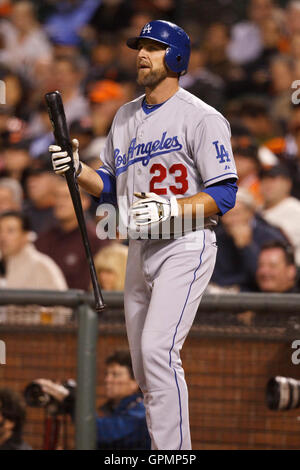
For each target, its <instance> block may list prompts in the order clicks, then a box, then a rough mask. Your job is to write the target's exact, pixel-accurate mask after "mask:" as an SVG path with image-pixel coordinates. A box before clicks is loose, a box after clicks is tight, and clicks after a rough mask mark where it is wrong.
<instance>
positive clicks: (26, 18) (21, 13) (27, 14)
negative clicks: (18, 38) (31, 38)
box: [11, 1, 35, 31]
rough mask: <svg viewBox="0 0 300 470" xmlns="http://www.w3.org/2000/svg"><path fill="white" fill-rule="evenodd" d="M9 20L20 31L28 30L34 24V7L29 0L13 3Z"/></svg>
mask: <svg viewBox="0 0 300 470" xmlns="http://www.w3.org/2000/svg"><path fill="white" fill-rule="evenodd" d="M11 20H12V22H13V24H14V25H15V27H16V28H17V29H19V30H20V31H29V30H30V29H31V28H32V27H33V26H34V25H35V16H34V9H33V5H32V3H31V2H26V1H21V2H17V3H15V5H14V6H13V10H12V15H11Z"/></svg>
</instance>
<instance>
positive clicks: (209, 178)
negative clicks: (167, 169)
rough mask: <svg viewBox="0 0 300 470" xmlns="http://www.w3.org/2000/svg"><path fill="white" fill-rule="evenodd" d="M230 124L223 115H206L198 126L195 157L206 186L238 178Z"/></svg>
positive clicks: (195, 138) (194, 149)
mask: <svg viewBox="0 0 300 470" xmlns="http://www.w3.org/2000/svg"><path fill="white" fill-rule="evenodd" d="M230 135H231V133H230V126H229V124H228V122H227V121H226V119H225V118H224V117H223V116H222V115H218V114H209V115H206V116H204V118H203V119H202V121H201V122H200V124H199V125H198V126H197V127H196V131H195V136H194V142H193V144H194V148H193V153H194V159H195V163H196V166H197V168H198V171H199V173H200V175H201V178H202V182H203V184H204V186H205V187H207V186H210V185H212V184H214V183H217V182H219V181H222V180H225V179H228V178H236V179H237V178H238V176H237V172H236V166H235V162H234V158H233V154H232V148H231V142H230Z"/></svg>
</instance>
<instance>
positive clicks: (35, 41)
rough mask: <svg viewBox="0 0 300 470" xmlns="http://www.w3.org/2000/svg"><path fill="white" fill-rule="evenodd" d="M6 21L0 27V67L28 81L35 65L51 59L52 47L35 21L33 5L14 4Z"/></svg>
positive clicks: (31, 3) (25, 3) (26, 3)
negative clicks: (6, 68) (42, 60)
mask: <svg viewBox="0 0 300 470" xmlns="http://www.w3.org/2000/svg"><path fill="white" fill-rule="evenodd" d="M9 19H10V21H7V20H2V21H1V23H0V35H1V37H2V41H3V47H2V49H1V51H0V63H2V64H4V65H5V66H6V67H7V66H8V67H11V68H12V70H14V71H16V72H19V73H21V74H22V75H23V76H25V77H26V78H27V79H31V78H32V67H33V65H34V63H35V62H36V61H37V60H38V59H42V58H45V57H51V55H52V48H51V45H50V43H49V41H48V39H47V36H46V34H45V33H44V31H43V30H42V28H41V27H40V25H39V23H38V21H37V18H36V15H35V11H34V4H33V2H30V1H19V2H15V3H14V4H13V6H12V12H11V15H10V17H9Z"/></svg>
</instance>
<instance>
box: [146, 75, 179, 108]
mask: <svg viewBox="0 0 300 470" xmlns="http://www.w3.org/2000/svg"><path fill="white" fill-rule="evenodd" d="M178 88H179V83H178V79H177V78H174V77H167V78H166V79H165V80H163V81H162V82H160V83H159V84H158V85H156V86H155V87H153V88H152V87H145V93H146V101H147V103H148V104H160V103H164V102H165V101H167V100H168V99H169V98H171V97H172V96H173V95H175V93H176V92H177V91H178Z"/></svg>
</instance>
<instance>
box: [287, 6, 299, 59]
mask: <svg viewBox="0 0 300 470" xmlns="http://www.w3.org/2000/svg"><path fill="white" fill-rule="evenodd" d="M286 30H287V41H288V42H287V52H289V51H290V45H291V42H290V41H291V40H292V38H293V37H294V36H295V35H296V34H299V33H300V1H299V0H291V1H290V2H289V3H288V5H287V7H286Z"/></svg>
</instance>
